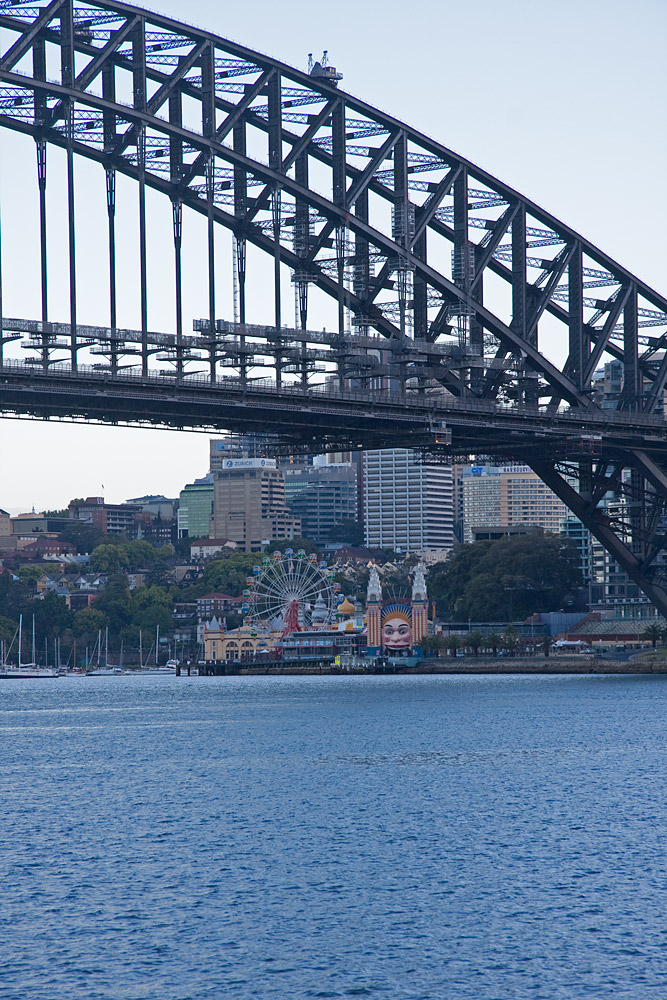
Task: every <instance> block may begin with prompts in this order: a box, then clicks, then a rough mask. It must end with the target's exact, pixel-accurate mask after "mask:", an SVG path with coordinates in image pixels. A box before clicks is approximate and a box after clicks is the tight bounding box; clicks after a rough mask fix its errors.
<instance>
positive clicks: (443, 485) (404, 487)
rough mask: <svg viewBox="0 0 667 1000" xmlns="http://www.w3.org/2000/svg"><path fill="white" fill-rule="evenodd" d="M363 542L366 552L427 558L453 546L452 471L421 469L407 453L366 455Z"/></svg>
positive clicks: (416, 459)
mask: <svg viewBox="0 0 667 1000" xmlns="http://www.w3.org/2000/svg"><path fill="white" fill-rule="evenodd" d="M362 478H363V485H362V490H363V509H364V536H365V543H366V545H367V546H368V547H369V548H389V549H395V550H396V551H397V552H405V553H408V552H413V553H420V554H422V553H423V554H426V555H429V554H430V555H432V556H438V555H443V556H444V555H445V554H446V553H447V552H449V551H450V549H451V548H452V545H453V544H454V531H453V522H454V495H453V479H452V470H451V467H450V466H447V465H423V464H422V463H421V462H420V461H419V457H418V455H417V454H416V452H414V451H411V450H409V449H406V448H391V449H382V450H379V451H367V452H364V454H363V459H362Z"/></svg>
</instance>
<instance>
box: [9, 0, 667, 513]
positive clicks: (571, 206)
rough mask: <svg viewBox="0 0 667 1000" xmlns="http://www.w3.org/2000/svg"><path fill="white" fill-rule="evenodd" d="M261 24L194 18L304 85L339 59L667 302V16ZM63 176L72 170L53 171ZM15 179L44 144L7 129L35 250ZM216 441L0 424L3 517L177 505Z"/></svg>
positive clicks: (656, 6) (602, 10)
mask: <svg viewBox="0 0 667 1000" xmlns="http://www.w3.org/2000/svg"><path fill="white" fill-rule="evenodd" d="M156 6H157V4H156ZM159 9H160V11H161V12H162V13H164V14H167V15H169V16H173V17H175V18H179V17H182V16H183V12H184V8H183V4H182V3H181V2H177V0H162V3H160V4H159ZM249 10H250V9H249V8H247V7H244V6H243V5H234V6H229V5H224V6H222V5H219V4H218V3H214V2H213V0H194V2H193V3H191V4H189V5H188V7H187V9H186V12H185V17H186V19H187V20H190V21H192V22H196V23H197V24H198V25H200V26H202V27H206V28H207V29H209V30H211V31H214V32H216V33H218V34H220V35H223V36H227V37H230V38H234V39H235V40H237V41H239V42H241V43H243V44H245V45H248V46H249V47H251V48H256V49H258V50H260V51H263V52H268V53H270V54H271V55H272V56H274V57H276V58H278V59H280V60H282V61H284V62H287V63H291V64H293V65H298V66H300V67H301V68H305V66H306V61H307V55H308V52H313V53H315V54H316V55H319V54H321V51H322V49H325V48H326V49H328V50H329V54H330V57H331V60H332V62H333V63H334V64H335V65H336V66H337V68H338V69H340V70H341V71H342V72H343V74H344V80H343V82H342V84H341V87H342V88H343V89H345V90H349V91H350V92H351V93H353V94H355V95H357V96H359V97H362V98H363V99H364V100H366V101H368V103H370V104H374V105H376V106H378V107H381V108H382V109H384V110H386V111H388V112H390V113H391V114H392V115H394V116H395V117H397V118H399V119H402V120H404V121H406V122H408V123H409V124H410V125H413V126H415V127H416V128H419V129H420V130H422V131H423V132H426V133H427V134H429V135H431V136H433V137H434V138H435V139H437V140H438V141H440V142H442V143H443V144H444V145H446V146H449V147H450V148H452V149H453V150H455V151H456V152H458V153H460V154H461V155H463V156H465V157H467V158H469V159H470V160H472V161H473V162H475V163H477V164H479V165H480V166H481V167H484V168H485V169H487V170H489V171H490V172H491V173H492V174H494V175H495V176H497V177H498V178H500V179H501V180H503V181H505V182H506V183H508V184H510V185H511V186H512V187H514V188H516V189H517V190H518V191H520V192H521V193H522V194H524V195H525V196H526V197H528V198H530V199H532V200H533V201H535V202H537V203H538V204H540V205H541V206H543V207H544V208H545V209H546V210H547V211H548V212H550V213H551V214H553V215H555V216H556V217H557V218H559V219H561V220H562V221H563V222H565V223H567V224H568V225H569V226H571V227H572V228H573V229H574V230H576V231H578V232H579V233H581V234H582V235H583V236H584V237H586V238H587V239H589V240H590V241H591V242H593V243H595V244H597V245H598V246H599V247H600V248H601V249H602V250H603V251H604V252H605V253H607V254H609V255H610V256H611V257H613V258H615V259H616V260H618V261H619V262H620V263H621V264H622V265H624V266H625V267H627V268H628V269H629V270H630V271H632V272H634V273H635V274H637V275H638V276H640V277H641V278H642V279H643V280H645V281H647V282H648V283H649V284H651V285H653V286H654V287H655V288H656V289H657V290H658V291H661V292H663V293H664V292H666V291H667V280H666V277H665V272H666V264H667V251H666V250H665V245H664V237H663V233H664V231H665V228H666V226H667V192H666V190H665V187H664V183H663V178H664V172H665V161H666V153H667V137H666V136H665V130H664V128H663V127H662V122H661V121H658V120H657V115H656V109H657V108H658V107H661V104H662V101H663V99H664V94H665V89H666V88H665V85H666V84H667V70H666V68H665V61H664V52H663V49H664V39H665V37H667V5H665V4H664V2H663V0H639V2H636V3H635V4H633V5H632V8H629V7H628V5H627V3H625V2H621V0H604V2H603V0H583V2H578V3H576V2H574V0H562V2H561V3H559V4H558V5H557V6H555V5H545V4H535V3H534V2H528V0H507V2H505V3H503V4H498V3H496V2H493V0H480V2H478V3H476V4H474V5H462V4H454V3H451V4H447V3H445V4H443V3H435V2H425V3H422V4H420V5H419V7H418V8H408V7H406V5H405V4H404V3H401V4H399V3H394V2H387V3H383V4H358V3H353V2H351V0H339V3H338V4H337V5H335V6H332V7H322V6H321V5H320V6H318V7H316V8H315V7H313V5H312V3H308V4H306V3H305V2H303V0H296V2H291V3H290V4H289V5H286V7H285V8H281V7H279V6H278V5H276V4H274V3H269V2H268V0H256V2H255V3H254V4H253V6H252V13H250V12H249ZM285 10H288V11H289V17H288V16H287V14H286V13H284V11H285ZM53 162H54V164H55V167H54V169H55V170H57V169H58V166H57V161H56V157H55V156H54V158H53ZM17 171H25V172H30V171H32V172H33V173H34V151H33V150H32V147H31V140H28V139H26V138H24V137H17V136H15V135H13V134H12V133H10V132H9V131H7V130H0V206H1V208H2V212H3V216H4V217H5V218H8V220H9V223H11V222H12V220H14V221H16V220H17V219H19V220H20V222H21V228H22V229H24V230H25V233H26V234H32V235H33V236H34V229H35V225H36V206H35V204H34V203H32V204H31V203H30V202H27V203H22V204H20V205H17V204H13V203H12V199H11V198H8V191H9V192H11V186H12V184H13V182H14V178H15V177H16V174H17ZM100 176H101V171H100V169H99V168H93V167H90V168H87V167H86V168H84V167H82V168H81V170H80V173H79V175H78V178H79V183H82V184H88V183H89V184H90V185H91V186H92V187H93V189H94V190H95V191H96V190H97V188H98V187H99V188H100V191H101V189H102V188H101V182H100ZM32 201H33V202H34V201H36V199H32ZM19 213H20V214H19ZM80 224H81V226H82V230H84V232H83V233H82V240H83V241H84V245H85V238H86V233H85V227H86V225H88V226H89V227H94V226H95V224H96V222H95V220H82V221H81V223H80ZM9 231H12V230H11V228H10V229H9ZM23 239H24V236H23V234H20V235H19V236H18V237H17V244H16V245H15V246H14V247H12V248H8V247H7V246H6V247H5V255H6V258H7V256H8V254H9V253H11V252H12V250H14V252H15V254H20V255H21V264H22V266H24V257H25V259H26V261H27V262H28V263H29V264H32V267H33V268H34V267H36V266H37V260H36V259H34V260H31V257H30V253H31V252H32V251H31V248H32V247H33V245H34V241H33V242H29V240H28V235H26V236H25V241H26V242H25V244H23V243H22V240H23ZM56 249H57V248H56ZM17 259H18V258H17ZM184 266H185V281H186V288H185V303H186V315H185V318H184V321H185V328H186V329H188V328H189V327H191V322H192V319H193V317H195V316H197V315H201V314H202V313H203V312H205V311H206V310H205V307H203V306H202V304H201V303H202V298H203V297H202V294H201V287H200V284H201V283H200V280H199V278H200V275H198V273H197V262H196V261H195V260H194V259H192V260H191V261H190V264H189V265H188V262H187V261H185V264H184ZM26 270H29V269H28V268H26ZM167 273H168V274H171V269H169V271H168V272H167ZM127 280H128V281H131V280H133V275H131V274H128V275H127ZM12 291H14V302H18V303H19V305H17V306H16V307H15V308H17V309H18V308H19V306H20V309H21V313H20V314H21V315H25V316H34V317H36V316H37V315H38V312H39V301H38V300H35V297H34V293H33V291H32V286H26V288H25V289H24V288H23V287H21V288H16V289H14V290H12V288H9V289H7V290H6V296H7V298H8V300H9V301H10V302H12ZM80 299H81V310H82V313H83V314H84V315H85V312H86V310H87V309H88V310H92V309H93V307H94V304H95V289H94V288H93V287H90V288H86V287H83V288H81V290H80ZM57 305H58V303H57V302H56V307H57ZM10 308H11V307H10V306H8V307H7V311H8V313H9V314H12V313H10ZM56 311H57V310H56ZM13 314H16V313H13ZM82 321H84V322H85V319H83V320H82ZM208 437H209V435H204V434H194V433H188V434H186V433H176V432H167V431H157V430H143V429H126V428H111V427H101V426H94V425H89V426H81V425H74V424H66V423H58V422H37V421H27V420H20V421H19V420H9V419H0V507H2V508H4V509H6V510H9V511H10V512H12V513H15V512H19V511H22V510H29V509H31V507H32V506H33V504H34V505H35V506H36V507H37V508H38V509H39V508H44V507H47V508H55V507H62V506H64V505H66V504H67V502H68V500H69V499H71V498H72V497H74V496H81V495H84V496H88V495H95V494H98V493H100V494H102V493H103V494H104V495H105V496H106V497H107V499H108V500H109V501H111V502H118V501H121V500H124V499H126V498H127V497H131V496H140V495H142V494H145V493H153V492H155V493H165V494H166V495H169V496H173V495H176V494H177V493H178V492H179V490H180V489H181V488H182V486H183V485H184V484H185V483H187V482H191V481H192V480H193V479H194V478H196V477H198V476H201V475H203V474H204V473H205V472H206V471H207V468H208ZM102 484H104V488H102Z"/></svg>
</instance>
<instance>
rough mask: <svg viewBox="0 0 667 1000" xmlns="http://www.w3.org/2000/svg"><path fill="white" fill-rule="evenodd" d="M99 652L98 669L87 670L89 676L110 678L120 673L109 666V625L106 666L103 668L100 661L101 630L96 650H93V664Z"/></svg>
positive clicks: (105, 653)
mask: <svg viewBox="0 0 667 1000" xmlns="http://www.w3.org/2000/svg"><path fill="white" fill-rule="evenodd" d="M96 652H97V668H96V669H95V670H87V671H86V673H87V674H89V675H90V674H92V675H94V676H95V677H100V676H102V677H110V676H112V675H113V674H117V673H120V671H119V670H115V669H114V667H110V666H109V626H108V625H107V628H106V633H105V652H104V666H102V664H101V662H100V660H101V657H102V629H99V631H98V633H97V642H96V643H95V648H94V649H93V656H92V660H91V666H92V663H94V661H95V653H96Z"/></svg>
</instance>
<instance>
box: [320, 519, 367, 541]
mask: <svg viewBox="0 0 667 1000" xmlns="http://www.w3.org/2000/svg"><path fill="white" fill-rule="evenodd" d="M329 541H330V542H344V543H345V544H346V545H350V546H352V547H353V548H358V547H359V546H360V545H363V544H364V526H363V524H362V523H361V522H359V521H340V522H339V523H338V524H335V525H334V526H333V528H331V529H330V531H329Z"/></svg>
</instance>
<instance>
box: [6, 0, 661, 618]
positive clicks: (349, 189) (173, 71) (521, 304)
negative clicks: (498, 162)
mask: <svg viewBox="0 0 667 1000" xmlns="http://www.w3.org/2000/svg"><path fill="white" fill-rule="evenodd" d="M309 69H310V71H309V72H306V71H300V70H297V69H294V68H292V67H290V66H287V65H284V64H282V63H280V62H278V61H277V60H275V59H273V58H270V57H268V56H265V55H263V54H260V53H258V52H255V51H252V50H251V49H248V48H245V47H243V46H241V45H238V44H236V43H234V42H231V41H229V40H226V39H223V38H220V37H217V36H215V35H213V34H211V33H208V32H206V31H203V30H200V29H197V28H194V27H191V26H189V25H187V24H183V23H180V22H177V21H175V20H173V19H170V18H166V17H162V16H160V15H159V14H155V13H153V12H149V11H146V10H143V9H140V8H137V7H134V6H130V5H129V4H123V3H112V2H108V3H106V2H104V3H92V2H79V0H51V2H46V0H35V2H12V0H0V130H1V131H0V141H2V136H3V135H4V136H5V137H7V134H8V133H7V132H6V131H5V130H8V129H11V130H14V131H15V132H18V133H22V134H23V135H24V136H27V137H31V138H32V139H33V140H34V147H35V154H36V173H35V176H36V182H35V185H34V190H33V195H32V197H33V199H34V203H35V206H38V207H36V214H37V217H38V219H39V222H38V226H39V238H38V240H37V241H36V246H38V248H39V249H38V251H37V252H36V254H35V259H34V260H31V261H28V262H24V266H27V267H32V268H34V270H35V272H36V273H37V274H38V287H39V289H40V292H41V294H40V296H38V297H37V299H36V305H37V312H38V313H39V314H38V315H37V314H32V315H22V316H11V315H5V314H4V312H3V307H2V301H3V296H2V291H3V288H2V266H1V264H0V413H2V414H4V415H7V416H13V415H14V416H15V415H21V416H32V417H36V418H42V419H43V418H49V417H51V418H67V419H83V420H93V421H105V422H109V423H116V424H127V423H129V424H138V425H143V426H146V425H151V424H152V425H161V426H170V427H174V428H183V429H188V428H191V429H202V428H210V429H229V430H241V431H248V430H250V431H267V430H268V431H271V433H272V434H273V435H275V438H276V441H277V443H279V444H282V445H285V446H289V447H290V448H302V449H310V450H319V451H321V450H325V449H340V448H346V449H347V448H355V447H365V448H369V447H373V448H378V447H411V448H415V449H417V450H419V451H421V452H422V453H423V454H424V455H425V456H426V457H428V459H429V460H430V461H438V460H445V461H446V460H450V459H451V457H452V456H462V455H469V454H485V455H491V456H494V457H499V458H505V459H507V460H515V461H520V462H525V463H527V464H528V465H530V466H531V467H532V468H533V469H534V470H535V471H536V472H537V473H538V475H539V476H540V477H541V478H542V479H543V480H544V481H545V482H546V483H547V484H548V485H549V486H550V487H551V488H552V489H553V490H554V492H555V493H556V494H557V495H558V496H559V497H560V498H561V499H562V500H563V501H564V502H565V503H566V504H567V506H568V507H569V509H570V510H571V511H572V512H573V514H574V515H576V517H577V518H579V519H580V520H581V521H582V522H583V524H584V525H586V526H587V527H588V528H589V529H590V530H591V532H592V533H593V534H594V536H595V537H596V538H597V539H598V540H599V541H600V542H601V543H602V545H603V546H604V547H605V548H606V549H607V550H608V552H609V553H611V555H612V556H613V557H614V558H615V559H616V560H617V562H618V563H619V564H620V565H621V567H622V568H623V569H624V570H625V571H626V572H627V573H628V574H629V576H630V577H631V578H632V579H633V580H634V581H635V582H636V583H638V584H639V586H640V587H641V588H642V589H643V591H644V592H645V593H646V595H647V596H648V597H649V598H650V599H651V600H652V601H653V602H654V604H655V605H656V606H657V607H658V608H659V609H660V611H661V612H662V613H663V614H667V565H666V564H665V561H664V559H663V550H664V548H665V544H666V541H665V539H666V535H665V532H666V529H667V509H666V505H667V424H666V422H665V421H666V417H667V413H666V411H665V382H666V380H667V299H666V298H665V297H664V296H663V295H661V294H659V293H658V292H656V291H654V290H653V289H652V288H650V287H648V286H647V285H646V284H645V283H644V282H642V281H641V280H640V279H639V278H638V277H636V276H635V275H634V274H632V273H630V272H629V271H627V270H626V269H625V268H623V267H621V266H620V265H619V264H617V263H616V262H615V261H613V260H611V259H610V258H609V257H607V256H606V255H605V254H604V253H603V252H602V251H601V250H599V249H598V248H597V247H595V246H593V245H592V244H590V243H589V242H587V241H586V240H585V239H584V238H582V237H581V236H580V235H578V234H577V233H576V232H574V231H573V230H572V229H570V228H568V226H566V225H564V224H563V223H561V222H559V221H558V220H557V219H555V218H553V217H552V216H551V215H549V214H548V213H547V212H546V211H544V210H543V209H542V208H540V207H539V206H537V205H535V204H533V203H531V202H530V201H529V200H528V199H526V198H524V197H523V196H522V195H521V194H519V193H518V192H516V191H514V190H513V189H512V188H510V187H508V186H507V185H506V184H504V183H501V182H500V181H499V180H497V179H496V178H495V177H493V176H491V175H490V174H488V173H487V172H485V171H484V170H482V169H480V168H478V167H476V166H475V165H474V164H473V163H470V162H468V161H466V160H465V159H463V158H462V157H461V156H459V155H456V154H454V153H453V152H452V151H451V150H449V149H447V148H446V147H445V146H443V145H441V144H440V143H439V142H437V141H436V140H434V139H431V138H429V137H428V136H426V135H423V134H421V133H419V132H418V131H416V130H415V129H413V128H411V127H410V126H409V125H407V124H405V123H403V122H401V121H398V120H396V119H394V118H392V117H390V116H389V115H388V114H385V113H383V112H380V111H378V110H377V109H375V108H373V107H371V106H369V105H367V104H365V103H364V102H363V101H361V100H359V99H357V98H355V97H352V96H351V95H349V94H347V93H345V92H344V91H343V90H342V89H341V88H339V87H338V80H339V74H337V73H336V72H335V71H334V70H333V68H332V67H329V66H327V64H326V60H323V61H322V62H320V63H316V64H311V66H310V67H309ZM55 148H57V149H58V150H59V154H58V155H61V156H64V157H65V162H66V171H65V178H66V181H65V184H64V190H63V191H62V193H61V195H60V197H61V200H62V202H63V204H64V206H65V208H66V211H65V213H64V218H65V223H64V228H65V230H66V232H65V233H64V235H63V245H64V246H65V247H66V248H67V253H66V255H65V256H66V265H67V268H66V273H67V275H68V277H67V278H66V279H65V284H66V285H67V287H66V290H65V291H66V295H65V301H66V302H67V311H66V315H58V316H56V317H54V316H52V315H51V313H50V299H51V298H52V292H53V273H54V271H53V261H52V260H51V259H50V257H49V254H50V246H51V242H50V238H51V234H50V232H49V225H50V224H51V220H52V217H51V215H50V214H49V211H48V209H47V190H48V191H49V192H50V191H51V187H49V186H47V176H48V170H49V163H50V162H51V157H52V155H54V151H55ZM49 151H51V152H49ZM81 158H85V159H86V160H88V161H91V162H92V163H94V164H96V165H98V166H97V167H96V169H98V170H99V171H100V174H101V176H102V177H103V178H104V179H105V182H106V225H105V227H104V229H105V230H106V231H105V232H104V241H103V242H104V246H105V253H104V256H103V257H101V258H100V259H99V261H97V267H98V270H97V273H96V284H97V286H98V288H99V299H100V303H102V305H101V306H100V308H101V309H102V310H103V314H100V315H99V319H98V323H99V325H91V324H90V323H85V324H84V323H82V322H79V319H78V309H77V304H78V300H79V304H80V299H81V288H80V286H79V285H78V284H77V273H78V270H80V261H79V262H77V231H78V230H77V209H78V206H79V202H80V197H81V191H80V186H79V185H78V184H77V180H76V165H77V164H79V163H80V162H81ZM119 178H123V179H124V182H125V179H128V178H129V179H130V181H131V182H132V184H133V185H134V189H135V195H134V197H135V198H136V200H135V202H134V205H135V212H136V221H137V225H136V233H137V246H136V254H137V261H138V272H139V273H138V287H139V300H140V301H139V312H138V315H139V322H138V323H137V324H136V328H134V329H126V328H123V327H122V326H121V325H120V324H119V322H118V316H119V313H120V312H121V304H122V301H123V295H124V294H125V283H124V281H123V279H122V276H120V268H119V258H120V257H122V256H123V254H124V253H125V251H126V247H125V245H124V239H125V238H124V237H123V238H122V239H119V240H118V241H117V222H116V220H117V203H118V194H117V192H118V186H117V181H118V179H119ZM101 190H102V191H103V190H104V189H103V188H102V186H101ZM154 193H157V195H159V196H161V197H162V199H163V200H164V201H165V203H166V204H167V206H168V207H169V209H170V212H171V219H172V224H171V236H172V237H173V239H171V240H170V242H171V244H172V245H171V246H170V247H169V254H170V257H171V259H172V261H173V263H172V264H170V267H169V268H168V273H167V274H164V275H163V276H162V280H161V283H160V286H158V287H155V284H156V283H155V282H153V283H151V281H150V280H149V278H150V260H151V253H152V250H151V215H150V213H149V212H148V211H147V195H148V196H151V197H152V196H153V194H154ZM49 196H50V195H49ZM1 208H2V205H1V204H0V210H1ZM78 210H79V212H80V211H81V210H80V208H79V209H78ZM191 213H196V214H197V215H198V216H200V218H201V227H200V228H201V233H202V255H203V259H204V260H205V261H206V264H205V271H206V275H205V284H206V295H205V296H204V300H203V301H202V304H201V311H200V314H201V318H198V319H196V321H195V322H194V324H192V325H191V327H192V328H190V329H186V328H185V324H184V306H183V265H184V261H183V245H184V240H183V230H184V227H185V226H186V225H187V224H188V223H187V219H188V217H190V218H191V217H192V215H191ZM223 230H226V231H227V232H228V233H229V234H230V237H229V238H230V240H231V244H232V251H233V264H232V267H233V274H232V275H231V279H233V283H234V308H233V313H232V315H231V316H230V315H226V316H225V315H222V316H221V315H220V302H221V301H222V299H221V282H223V280H224V281H226V282H229V280H230V275H229V274H228V273H225V274H221V267H220V253H219V234H220V232H221V231H223ZM117 242H118V245H117ZM11 247H12V237H11V234H10V235H9V238H8V236H7V233H5V234H4V245H3V246H2V252H3V253H4V255H5V259H6V258H7V255H8V254H9V253H10V252H11ZM162 252H163V253H164V247H163V248H162ZM216 254H217V259H216ZM258 259H259V260H261V262H262V263H261V266H259V265H258V264H257V263H256V261H257V260H258ZM0 261H1V254H0ZM59 263H62V262H59ZM225 270H226V271H229V268H228V267H226V268H225ZM165 285H168V286H169V288H170V294H172V293H173V302H174V310H173V318H172V322H171V324H169V325H168V328H167V329H164V328H163V329H161V330H155V329H152V328H151V325H150V324H149V307H150V305H151V299H152V298H154V297H155V296H160V295H161V294H163V289H164V286H165ZM285 286H287V288H288V290H290V289H291V290H293V293H294V303H295V308H294V316H293V318H292V317H289V318H288V317H287V315H285V314H286V313H287V310H286V309H285V299H286V293H285ZM4 291H5V298H7V295H6V292H7V287H6V283H5V289H4ZM61 291H62V290H61ZM287 297H288V298H289V296H287ZM40 300H41V301H40ZM267 300H268V302H269V305H270V318H269V320H268V321H267V318H266V316H263V317H262V319H263V321H262V322H258V321H257V318H258V310H257V308H256V304H257V303H258V302H260V301H261V302H262V303H263V304H264V305H265V304H266V303H267ZM322 303H325V304H326V309H327V310H329V312H328V315H330V317H331V319H330V322H329V329H328V330H327V329H324V330H322V329H315V323H312V322H311V324H310V325H309V315H310V316H311V317H312V315H313V311H314V307H316V309H317V310H319V311H318V316H319V315H321V309H322V308H324V306H323V305H322ZM26 311H27V310H26ZM79 311H80V310H79ZM318 326H319V322H318ZM605 372H607V373H609V372H611V373H612V375H613V377H609V378H607V377H606V375H605V374H604V373H605Z"/></svg>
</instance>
